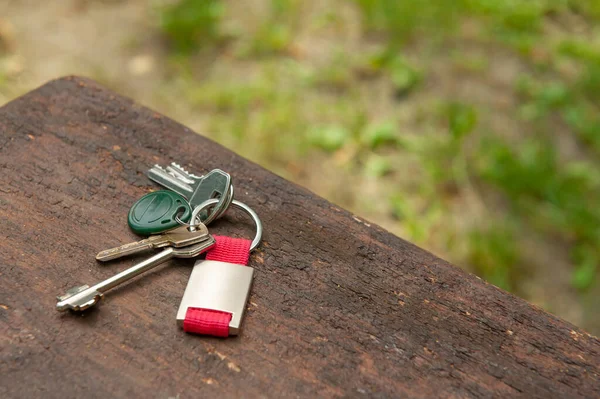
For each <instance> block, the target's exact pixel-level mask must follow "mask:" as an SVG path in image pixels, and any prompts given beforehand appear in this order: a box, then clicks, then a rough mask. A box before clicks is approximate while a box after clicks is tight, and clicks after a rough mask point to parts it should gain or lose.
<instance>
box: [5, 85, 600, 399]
mask: <svg viewBox="0 0 600 399" xmlns="http://www.w3.org/2000/svg"><path fill="white" fill-rule="evenodd" d="M0 133H1V134H0V166H1V168H2V173H1V175H0V217H1V220H2V222H1V227H2V228H1V233H0V234H1V239H2V241H1V242H2V244H1V246H0V397H2V398H13V397H14V398H16V397H26V398H35V397H44V398H71V397H89V398H96V397H98V398H100V397H142V396H147V397H164V398H166V397H177V396H178V397H180V398H188V397H189V398H192V397H203V396H209V395H215V394H219V395H221V396H223V395H224V397H232V396H244V397H257V396H261V395H264V396H270V397H284V396H300V397H315V396H319V397H338V396H350V397H355V396H356V397H359V396H368V397H391V396H401V397H416V398H429V397H492V396H496V397H508V396H523V397H529V398H533V397H539V398H549V397H569V398H579V397H588V398H589V397H599V396H600V383H599V376H598V375H599V367H600V356H599V354H600V343H599V341H598V340H597V339H596V338H594V337H592V336H590V335H589V334H587V333H586V332H584V331H582V330H580V329H578V328H577V327H574V326H572V325H571V324H569V323H567V322H564V321H562V320H560V319H558V318H556V317H554V316H552V315H550V314H548V313H545V312H544V311H542V310H540V309H537V308H535V307H534V306H532V305H530V304H528V303H526V302H525V301H523V300H521V299H519V298H516V297H514V296H513V295H510V294H508V293H506V292H503V291H502V290H500V289H498V288H496V287H494V286H492V285H489V284H487V283H485V282H483V281H482V280H480V279H478V278H476V277H474V276H472V275H470V274H467V273H465V272H464V271H462V270H460V269H458V268H457V267H454V266H452V265H450V264H448V263H447V262H445V261H443V260H440V259H438V258H436V257H435V256H433V255H431V254H429V253H428V252H426V251H424V250H422V249H419V248H417V247H415V246H414V245H412V244H410V243H408V242H406V241H403V240H402V239H400V238H397V237H395V236H393V235H391V234H389V233H387V232H386V231H384V230H383V229H381V228H379V227H377V226H375V225H370V224H369V223H367V222H365V221H363V220H361V219H359V218H357V217H354V216H353V215H352V214H350V213H348V212H347V211H345V210H342V209H339V208H338V207H336V206H334V205H332V204H330V203H329V202H327V201H325V200H323V199H321V198H319V197H317V196H315V195H314V194H312V193H311V192H309V191H307V190H306V189H303V188H301V187H298V186H296V185H294V184H292V183H290V182H288V181H285V180H284V179H282V178H280V177H277V176H275V175H273V174H272V173H270V172H268V171H266V170H264V169H262V168H261V167H259V166H257V165H255V164H253V163H252V162H249V161H247V160H245V159H243V158H241V157H239V156H237V155H235V154H234V153H232V152H230V151H229V150H227V149H225V148H223V147H221V146H220V145H218V144H215V143H213V142H211V141H209V140H207V139H205V138H203V137H201V136H199V135H196V134H193V133H192V132H190V131H189V129H186V128H185V127H184V126H181V125H179V124H177V123H175V122H173V121H172V120H170V119H168V118H166V117H164V116H161V115H159V114H157V113H155V112H153V111H151V110H148V109H146V108H144V107H141V106H139V105H137V104H135V103H133V102H132V101H131V100H129V99H126V98H123V97H121V96H118V95H116V94H114V93H112V92H110V91H109V90H107V89H105V88H103V87H101V86H99V85H98V84H96V83H94V82H92V81H90V80H87V79H83V78H76V77H69V78H64V79H59V80H56V81H53V82H50V83H48V84H47V85H45V86H43V87H41V88H40V89H38V90H35V91H33V92H31V93H29V94H27V95H26V96H24V97H21V98H19V99H17V100H15V101H13V102H11V103H9V104H8V105H6V106H4V107H2V108H0ZM173 160H178V161H180V162H181V163H183V164H185V165H187V166H189V168H190V169H192V170H194V171H199V172H205V171H207V170H210V169H212V168H217V167H218V168H221V169H224V170H226V171H229V172H230V173H231V174H232V176H233V179H234V182H235V185H236V189H237V190H236V192H237V198H238V199H239V200H242V201H244V202H246V203H248V204H249V205H250V206H252V207H253V208H254V209H255V210H256V211H257V212H258V214H259V215H260V216H261V217H262V219H263V222H264V226H265V235H264V242H263V244H262V246H261V248H260V250H259V251H257V252H256V253H254V254H253V256H252V258H251V262H250V264H251V265H252V266H254V267H255V268H256V269H257V272H256V280H255V283H254V288H253V293H252V296H251V298H250V305H249V312H248V314H247V316H246V320H245V326H244V328H245V329H244V331H243V333H242V335H241V336H239V337H237V338H230V339H215V338H206V337H198V336H192V335H186V334H185V333H183V332H182V331H181V330H180V329H179V328H178V327H177V326H176V324H175V313H176V311H177V307H178V305H179V301H180V299H181V296H182V294H183V290H184V288H185V285H186V281H187V277H188V275H189V273H190V268H191V265H192V264H193V262H192V261H181V260H178V261H173V262H171V263H170V264H169V265H168V266H165V267H163V268H161V269H159V270H157V271H155V272H151V273H150V274H149V275H145V276H143V277H140V278H138V279H137V280H135V281H134V282H132V283H130V284H129V285H127V286H125V287H122V288H118V289H115V290H113V291H111V292H109V293H108V294H107V295H106V299H105V301H104V303H103V304H101V305H99V306H97V307H96V308H95V309H93V310H91V311H89V312H87V313H85V314H83V315H75V314H69V313H66V314H61V313H58V312H56V311H55V310H54V306H55V299H54V297H55V296H56V295H57V294H60V293H63V291H64V290H65V289H67V288H69V287H71V286H73V285H77V284H84V283H87V284H89V283H95V282H97V281H99V280H100V279H103V278H106V277H108V276H110V275H112V274H113V273H115V272H116V271H118V270H122V269H123V268H125V267H126V266H129V265H131V264H132V263H133V262H134V260H126V261H123V262H117V263H112V264H108V265H101V264H97V263H96V262H95V260H94V255H95V254H96V252H98V251H99V250H101V249H106V248H108V247H111V246H114V245H116V244H119V243H122V242H128V241H131V240H134V239H136V238H137V237H136V236H134V235H133V234H132V233H131V232H130V231H129V230H128V228H127V224H126V213H127V211H128V209H129V206H130V205H131V204H132V203H133V202H134V201H135V200H136V199H137V198H139V197H140V196H141V195H142V194H144V193H146V192H148V191H150V190H153V189H155V187H154V186H153V184H152V183H151V182H150V181H149V180H148V179H147V178H146V176H145V172H146V170H147V169H148V167H150V166H151V165H152V164H154V163H161V164H166V163H168V162H170V161H173ZM227 219H229V220H230V221H234V222H236V223H235V224H233V223H228V222H227V221H224V222H219V223H218V224H216V225H215V227H214V231H220V232H228V233H233V232H235V233H239V234H242V235H250V234H251V231H252V226H251V224H250V223H249V222H248V223H245V222H243V220H245V219H243V218H242V217H240V218H237V217H228V218H227Z"/></svg>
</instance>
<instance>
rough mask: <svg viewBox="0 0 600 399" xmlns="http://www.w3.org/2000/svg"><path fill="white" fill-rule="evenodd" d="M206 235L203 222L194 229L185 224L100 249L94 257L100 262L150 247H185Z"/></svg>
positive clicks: (203, 238)
mask: <svg viewBox="0 0 600 399" xmlns="http://www.w3.org/2000/svg"><path fill="white" fill-rule="evenodd" d="M208 237H210V235H209V234H208V229H207V228H206V226H205V225H203V224H198V225H197V226H196V230H195V231H190V230H189V229H188V228H187V226H181V227H178V228H176V229H173V230H169V231H166V232H164V233H162V234H157V235H154V236H150V237H148V238H146V239H145V240H141V241H137V242H132V243H129V244H125V245H121V246H119V247H116V248H111V249H107V250H104V251H101V252H99V253H98V254H97V255H96V259H97V260H99V261H101V262H106V261H109V260H113V259H118V258H121V257H123V256H127V255H132V254H135V253H138V252H141V251H145V250H148V249H152V248H163V247H167V246H172V247H176V248H179V247H185V246H188V245H192V244H196V243H198V242H203V241H205V240H207V239H208Z"/></svg>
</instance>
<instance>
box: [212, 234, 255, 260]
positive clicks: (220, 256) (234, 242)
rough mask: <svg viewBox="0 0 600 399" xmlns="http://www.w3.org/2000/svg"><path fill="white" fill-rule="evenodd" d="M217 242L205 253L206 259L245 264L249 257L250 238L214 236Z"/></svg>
mask: <svg viewBox="0 0 600 399" xmlns="http://www.w3.org/2000/svg"><path fill="white" fill-rule="evenodd" d="M214 237H215V240H216V241H217V244H216V245H215V246H214V247H212V248H211V249H210V250H209V251H208V252H207V253H206V260H218V261H219V262H227V263H237V264H238V265H247V264H248V259H249V258H250V244H252V242H251V241H250V240H246V239H244V238H232V237H226V236H214Z"/></svg>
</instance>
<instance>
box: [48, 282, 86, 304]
mask: <svg viewBox="0 0 600 399" xmlns="http://www.w3.org/2000/svg"><path fill="white" fill-rule="evenodd" d="M88 288H90V286H89V285H80V286H79V287H73V288H69V289H68V290H67V293H66V294H64V295H60V296H57V297H56V300H57V301H64V300H65V299H67V298H70V297H72V296H73V295H75V294H78V293H80V292H81V291H83V290H87V289H88Z"/></svg>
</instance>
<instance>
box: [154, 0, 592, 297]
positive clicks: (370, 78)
mask: <svg viewBox="0 0 600 399" xmlns="http://www.w3.org/2000/svg"><path fill="white" fill-rule="evenodd" d="M309 3H310V2H307V3H305V2H299V1H294V0H273V1H265V2H264V4H263V5H264V7H265V8H264V9H265V10H266V12H264V13H262V14H260V15H261V17H260V19H259V20H258V21H257V23H256V27H255V28H253V30H252V31H251V32H250V33H249V34H248V35H246V36H243V37H238V38H236V39H234V42H235V41H236V40H237V41H238V42H239V43H238V44H239V46H237V47H236V46H235V43H234V45H233V47H234V48H236V49H237V51H234V52H233V53H231V52H227V54H226V56H224V57H223V58H222V59H219V58H217V61H216V62H215V66H214V67H213V68H211V69H210V70H209V71H208V73H207V74H203V75H202V78H198V77H195V76H194V74H193V73H191V72H189V73H188V74H187V75H186V77H185V78H184V79H183V85H182V88H181V92H182V93H183V95H184V96H185V98H186V99H187V101H188V102H189V103H190V104H191V105H192V106H193V107H194V109H195V110H196V111H197V112H199V113H201V114H202V115H203V116H204V117H205V118H206V119H207V129H206V131H207V132H209V134H210V135H211V136H212V137H213V138H215V139H217V140H218V141H219V142H221V143H223V144H225V145H227V146H229V147H231V148H233V149H234V150H236V151H238V152H240V153H241V154H242V155H245V156H248V157H250V158H251V159H253V160H255V161H258V162H259V163H261V164H263V165H265V166H266V167H268V168H271V169H274V170H275V171H276V172H278V173H281V174H283V175H285V176H287V177H290V178H292V179H299V180H301V181H302V178H303V176H305V175H311V174H316V175H317V176H318V174H319V173H318V169H319V167H316V166H315V165H314V162H315V161H314V160H315V159H318V160H329V163H328V164H327V165H328V166H327V167H333V168H335V173H337V175H338V176H339V181H340V182H337V181H333V180H328V181H324V182H322V183H321V184H323V185H325V186H327V187H329V188H330V190H329V191H328V190H327V189H322V188H321V192H323V193H324V194H325V195H327V193H328V192H332V193H334V192H339V191H348V192H349V194H348V195H347V196H345V197H339V198H342V199H341V200H340V201H341V205H343V206H347V207H350V208H353V209H354V210H355V211H356V212H358V213H363V214H364V215H365V216H366V217H367V218H369V217H371V216H372V217H375V218H378V220H382V219H385V220H387V223H388V224H387V226H388V227H389V228H391V229H392V230H393V231H395V232H398V233H399V234H402V235H404V236H405V237H407V238H409V239H410V240H412V241H414V242H416V243H418V244H420V245H423V246H425V247H427V248H428V249H431V250H433V251H435V252H438V253H441V254H442V255H443V256H445V257H449V258H450V259H451V260H453V261H454V262H455V263H458V264H460V265H463V266H464V267H466V268H468V269H469V270H472V271H474V272H475V273H477V274H478V275H480V276H482V277H483V278H485V279H486V280H488V281H490V282H492V283H494V284H496V285H498V286H500V287H502V288H505V289H508V290H511V291H514V292H517V293H519V294H521V295H524V296H525V297H528V298H529V296H528V295H529V294H528V292H525V291H524V290H525V285H524V284H523V281H524V279H525V277H526V276H528V275H529V274H531V272H532V270H533V269H535V268H534V267H533V266H532V265H530V264H528V262H531V261H530V260H528V259H529V258H527V257H526V256H525V255H526V254H527V249H528V248H525V247H524V244H523V243H524V242H526V241H527V240H526V239H527V238H529V237H526V236H525V234H534V235H535V236H536V238H539V241H541V242H544V243H548V244H547V245H552V246H556V247H560V248H565V250H566V251H567V252H568V257H569V259H570V263H571V279H570V283H571V284H572V286H573V287H575V288H576V289H577V290H579V291H580V292H582V298H583V295H585V294H584V291H585V290H587V289H589V288H590V287H592V286H593V284H594V283H595V281H596V280H597V278H598V277H597V275H598V270H597V269H598V264H599V263H600V253H599V248H600V227H599V226H600V208H598V207H597V204H600V112H599V111H600V109H599V106H598V104H599V103H600V94H599V93H600V37H598V35H597V32H595V31H593V30H592V29H591V27H592V26H593V24H594V23H595V21H598V20H599V18H600V6H599V4H600V3H599V2H596V1H591V0H590V1H586V0H579V1H577V0H532V1H529V2H518V1H516V0H459V1H455V2H447V1H442V0H433V1H431V2H428V4H427V7H424V6H423V4H422V2H419V1H416V0H403V1H397V0H351V1H337V2H336V1H333V2H331V3H327V4H329V5H332V6H333V7H331V8H328V9H326V10H322V13H321V14H310V13H308V11H307V10H309V9H311V7H310V4H312V3H310V4H309ZM225 4H226V3H221V2H218V1H209V2H205V1H194V0H184V1H181V2H180V3H179V4H177V3H176V4H175V5H173V6H170V7H168V8H166V9H164V10H163V13H162V28H163V31H164V32H165V35H166V37H167V38H169V39H170V40H171V43H172V44H173V49H174V50H175V51H179V52H181V51H185V52H187V53H188V54H189V53H191V52H193V51H194V50H197V49H201V48H203V47H206V46H208V45H210V43H211V42H213V43H214V42H215V41H217V40H218V38H219V35H220V31H221V29H220V28H221V23H222V22H223V21H224V20H225V19H227V18H229V17H228V15H229V14H228V10H227V9H226V8H225ZM227 6H228V7H231V5H230V4H229V3H227ZM344 7H351V8H352V10H354V11H355V12H356V13H357V15H358V16H359V19H360V23H361V26H360V34H361V38H360V40H359V42H358V48H357V47H352V46H346V43H347V41H346V40H348V38H347V37H346V36H344V35H346V34H347V32H352V31H353V30H352V29H351V27H352V25H351V24H352V23H354V22H355V21H354V20H352V19H347V15H349V14H348V13H347V12H344V11H343V10H344ZM338 9H339V10H340V11H339V12H338ZM185 10H187V11H186V12H184V11H185ZM307 13H308V14H307ZM306 15H311V16H313V17H314V20H313V21H307V20H306ZM573 21H576V24H577V25H578V26H577V27H576V28H577V29H579V31H581V32H583V33H576V32H578V30H577V29H575V27H573V26H572V25H573V24H574V23H575V22H573ZM565 26H567V28H565ZM332 31H335V32H336V35H337V36H338V37H339V41H337V42H335V45H334V46H331V47H330V48H332V49H334V50H332V51H329V52H328V54H325V55H319V56H318V57H313V56H311V55H305V54H304V53H303V52H302V51H298V43H299V40H300V39H302V40H304V43H306V36H307V35H308V34H312V35H313V42H312V45H314V46H319V45H320V44H319V43H320V41H319V40H321V36H322V32H324V33H323V36H324V37H325V36H327V34H331V32H332ZM315 32H316V33H315ZM315 38H317V39H315ZM323 40H325V39H323ZM327 40H335V39H327ZM355 44H356V43H355ZM304 45H305V46H306V44H304ZM308 48H309V49H310V45H309V47H308ZM308 54H310V51H308ZM311 57H312V58H311ZM497 63H500V64H499V66H498V65H497ZM515 63H516V64H517V68H516V69H517V70H518V73H517V75H516V76H515V78H514V79H512V80H511V81H512V82H513V83H506V82H504V83H503V85H498V84H496V85H495V86H494V83H493V82H492V76H491V71H493V70H494V69H495V70H496V71H498V70H500V71H503V73H504V66H505V65H509V66H511V65H514V64H515ZM510 69H511V68H507V71H508V72H506V73H512V72H510ZM513 69H515V68H514V67H513ZM187 70H188V71H191V70H193V68H188V69H187ZM440 71H452V72H451V73H450V75H447V74H446V75H445V74H443V73H440ZM497 73H498V72H496V74H497ZM487 80H490V82H491V83H490V86H491V87H492V88H493V89H494V90H496V91H497V92H498V97H499V98H500V97H502V96H504V97H502V98H505V100H504V105H503V106H500V107H499V106H498V105H497V104H496V103H495V102H494V101H493V100H495V98H487V97H486V96H488V97H489V96H494V94H495V93H496V91H490V92H489V93H492V94H489V93H488V92H486V93H488V94H486V96H481V95H479V96H477V95H475V96H472V97H471V96H470V95H466V96H465V94H464V92H461V90H460V89H461V88H462V85H463V84H472V85H473V84H475V85H479V86H484V87H485V86H486V85H485V83H486V81H487ZM448 81H452V82H454V81H455V82H456V84H455V85H454V86H452V85H448ZM482 81H483V82H484V83H481V82H482ZM511 85H512V86H511ZM448 86H450V87H451V88H450V89H449V88H448ZM381 87H385V88H386V91H384V92H382V91H381ZM456 89H459V90H457V92H455V91H456ZM382 93H385V94H382ZM382 98H384V99H382ZM506 98H507V100H506ZM498 117H499V118H500V121H501V122H502V123H498ZM565 143H567V144H566V146H565ZM563 147H564V148H563ZM345 181H352V182H353V185H351V187H348V185H347V184H344V183H343V182H345ZM355 181H356V183H354V182H355ZM373 182H376V183H375V184H374V185H373ZM365 184H366V185H367V186H369V187H370V189H369V190H367V191H363V190H365V189H364V185H365ZM332 198H338V197H334V196H333V194H332ZM530 299H531V298H530ZM582 303H583V302H582ZM582 306H584V305H582Z"/></svg>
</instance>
